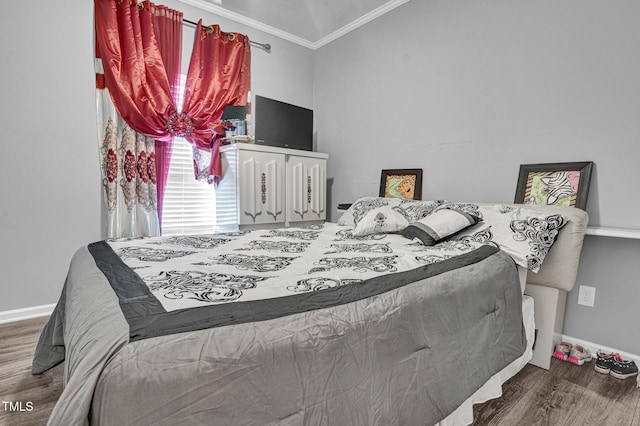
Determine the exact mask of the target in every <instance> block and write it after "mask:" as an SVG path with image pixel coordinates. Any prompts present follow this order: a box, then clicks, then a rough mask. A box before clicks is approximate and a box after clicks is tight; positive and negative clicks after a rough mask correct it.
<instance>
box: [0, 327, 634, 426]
mask: <svg viewBox="0 0 640 426" xmlns="http://www.w3.org/2000/svg"><path fill="white" fill-rule="evenodd" d="M47 319H48V318H47V317H42V318H35V319H31V320H25V321H20V322H14V323H9V324H0V401H3V402H1V403H0V426H39V425H45V424H46V422H47V418H48V417H49V414H50V413H51V410H52V409H53V406H54V405H55V402H56V400H57V399H58V397H59V396H60V393H61V392H62V381H63V378H62V375H63V373H62V367H61V366H59V367H56V368H55V369H54V370H53V371H49V372H47V373H45V374H43V375H41V376H34V375H32V374H31V359H32V357H33V351H34V349H35V346H36V343H37V341H38V337H39V336H40V332H41V331H42V328H43V327H44V324H45V323H46V321H47ZM4 401H6V402H13V403H14V407H13V408H14V409H15V408H16V406H15V403H16V402H21V403H22V409H23V410H27V409H28V407H27V405H26V403H27V402H31V404H32V405H33V409H32V410H31V411H15V410H14V411H11V410H10V408H11V407H10V406H9V405H8V404H5V403H4ZM474 425H495V426H516V425H518V426H520V425H527V426H528V425H549V426H561V425H566V426H573V425H579V426H587V425H598V426H607V425H611V426H625V425H628V426H640V389H637V388H636V381H635V378H630V379H627V380H618V379H615V378H613V377H611V376H608V375H604V374H599V373H596V372H595V371H594V369H593V362H591V363H590V364H585V365H584V366H580V367H578V366H575V365H572V364H569V363H567V362H563V361H559V360H556V359H553V360H552V362H551V369H550V370H549V371H546V370H543V369H540V368H538V367H534V366H532V365H527V366H526V367H525V368H524V369H523V370H522V371H520V372H519V373H518V374H517V375H516V376H514V377H513V378H512V379H511V380H509V381H508V382H507V383H505V385H504V391H503V396H502V397H501V398H498V399H494V400H492V401H488V402H486V403H484V404H482V405H476V406H475V408H474Z"/></svg>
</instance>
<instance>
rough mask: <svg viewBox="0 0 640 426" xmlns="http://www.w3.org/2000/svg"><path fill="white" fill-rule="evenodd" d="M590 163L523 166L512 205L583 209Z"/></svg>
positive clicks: (591, 163) (585, 202)
mask: <svg viewBox="0 0 640 426" xmlns="http://www.w3.org/2000/svg"><path fill="white" fill-rule="evenodd" d="M592 168H593V162H592V161H582V162H574V163H546V164H523V165H521V166H520V173H519V175H518V186H517V187H516V196H515V199H514V203H518V204H544V205H565V206H573V207H577V208H579V209H582V210H585V208H586V207H587V195H589V183H590V181H591V169H592Z"/></svg>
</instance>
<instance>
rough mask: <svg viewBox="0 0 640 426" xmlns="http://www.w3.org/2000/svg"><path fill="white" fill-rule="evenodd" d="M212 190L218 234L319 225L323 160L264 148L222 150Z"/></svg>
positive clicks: (236, 146)
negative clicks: (219, 165) (216, 182)
mask: <svg viewBox="0 0 640 426" xmlns="http://www.w3.org/2000/svg"><path fill="white" fill-rule="evenodd" d="M220 154H221V156H222V173H223V175H222V179H221V180H220V182H219V183H218V188H217V190H216V214H217V218H216V228H217V230H219V231H228V230H234V229H241V230H242V229H257V228H273V227H283V226H305V225H311V224H314V223H322V222H324V220H325V219H326V217H327V212H326V189H327V179H326V175H327V158H328V157H329V156H328V155H327V154H323V153H319V152H311V151H301V150H296V149H287V148H276V147H270V146H264V145H255V144H248V143H237V144H232V145H226V146H223V147H222V148H221V149H220Z"/></svg>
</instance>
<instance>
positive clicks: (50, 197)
mask: <svg viewBox="0 0 640 426" xmlns="http://www.w3.org/2000/svg"><path fill="white" fill-rule="evenodd" d="M92 15H93V3H91V2H74V1H70V0H62V1H58V2H39V3H38V4H37V5H34V4H30V3H27V2H3V4H2V12H1V13H0V28H2V34H3V36H2V37H0V57H2V67H0V93H2V101H1V102H0V108H1V112H0V135H2V148H0V152H1V153H2V155H0V200H1V201H0V224H1V225H0V226H1V227H2V232H1V233H0V238H1V242H0V271H2V276H1V278H0V311H5V310H10V309H16V308H23V307H31V306H38V305H44V304H50V303H55V302H56V301H57V298H58V296H59V295H60V290H61V289H62V284H63V282H64V278H65V275H66V272H67V267H68V265H69V261H70V259H71V256H72V255H73V253H74V252H75V250H76V249H77V248H78V247H79V246H80V245H81V244H86V243H88V242H91V241H95V240H98V239H100V173H99V163H98V154H97V141H96V114H95V94H94V93H95V77H94V74H93V59H92V52H93V45H92V42H93V37H92V28H93V22H92Z"/></svg>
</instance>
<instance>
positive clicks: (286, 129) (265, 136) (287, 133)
mask: <svg viewBox="0 0 640 426" xmlns="http://www.w3.org/2000/svg"><path fill="white" fill-rule="evenodd" d="M254 114H255V138H256V144H260V145H269V146H278V147H282V148H290V149H302V150H305V151H313V110H310V109H307V108H302V107H299V106H295V105H291V104H288V103H285V102H281V101H277V100H275V99H269V98H265V97H264V96H258V95H256V102H255V112H254Z"/></svg>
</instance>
